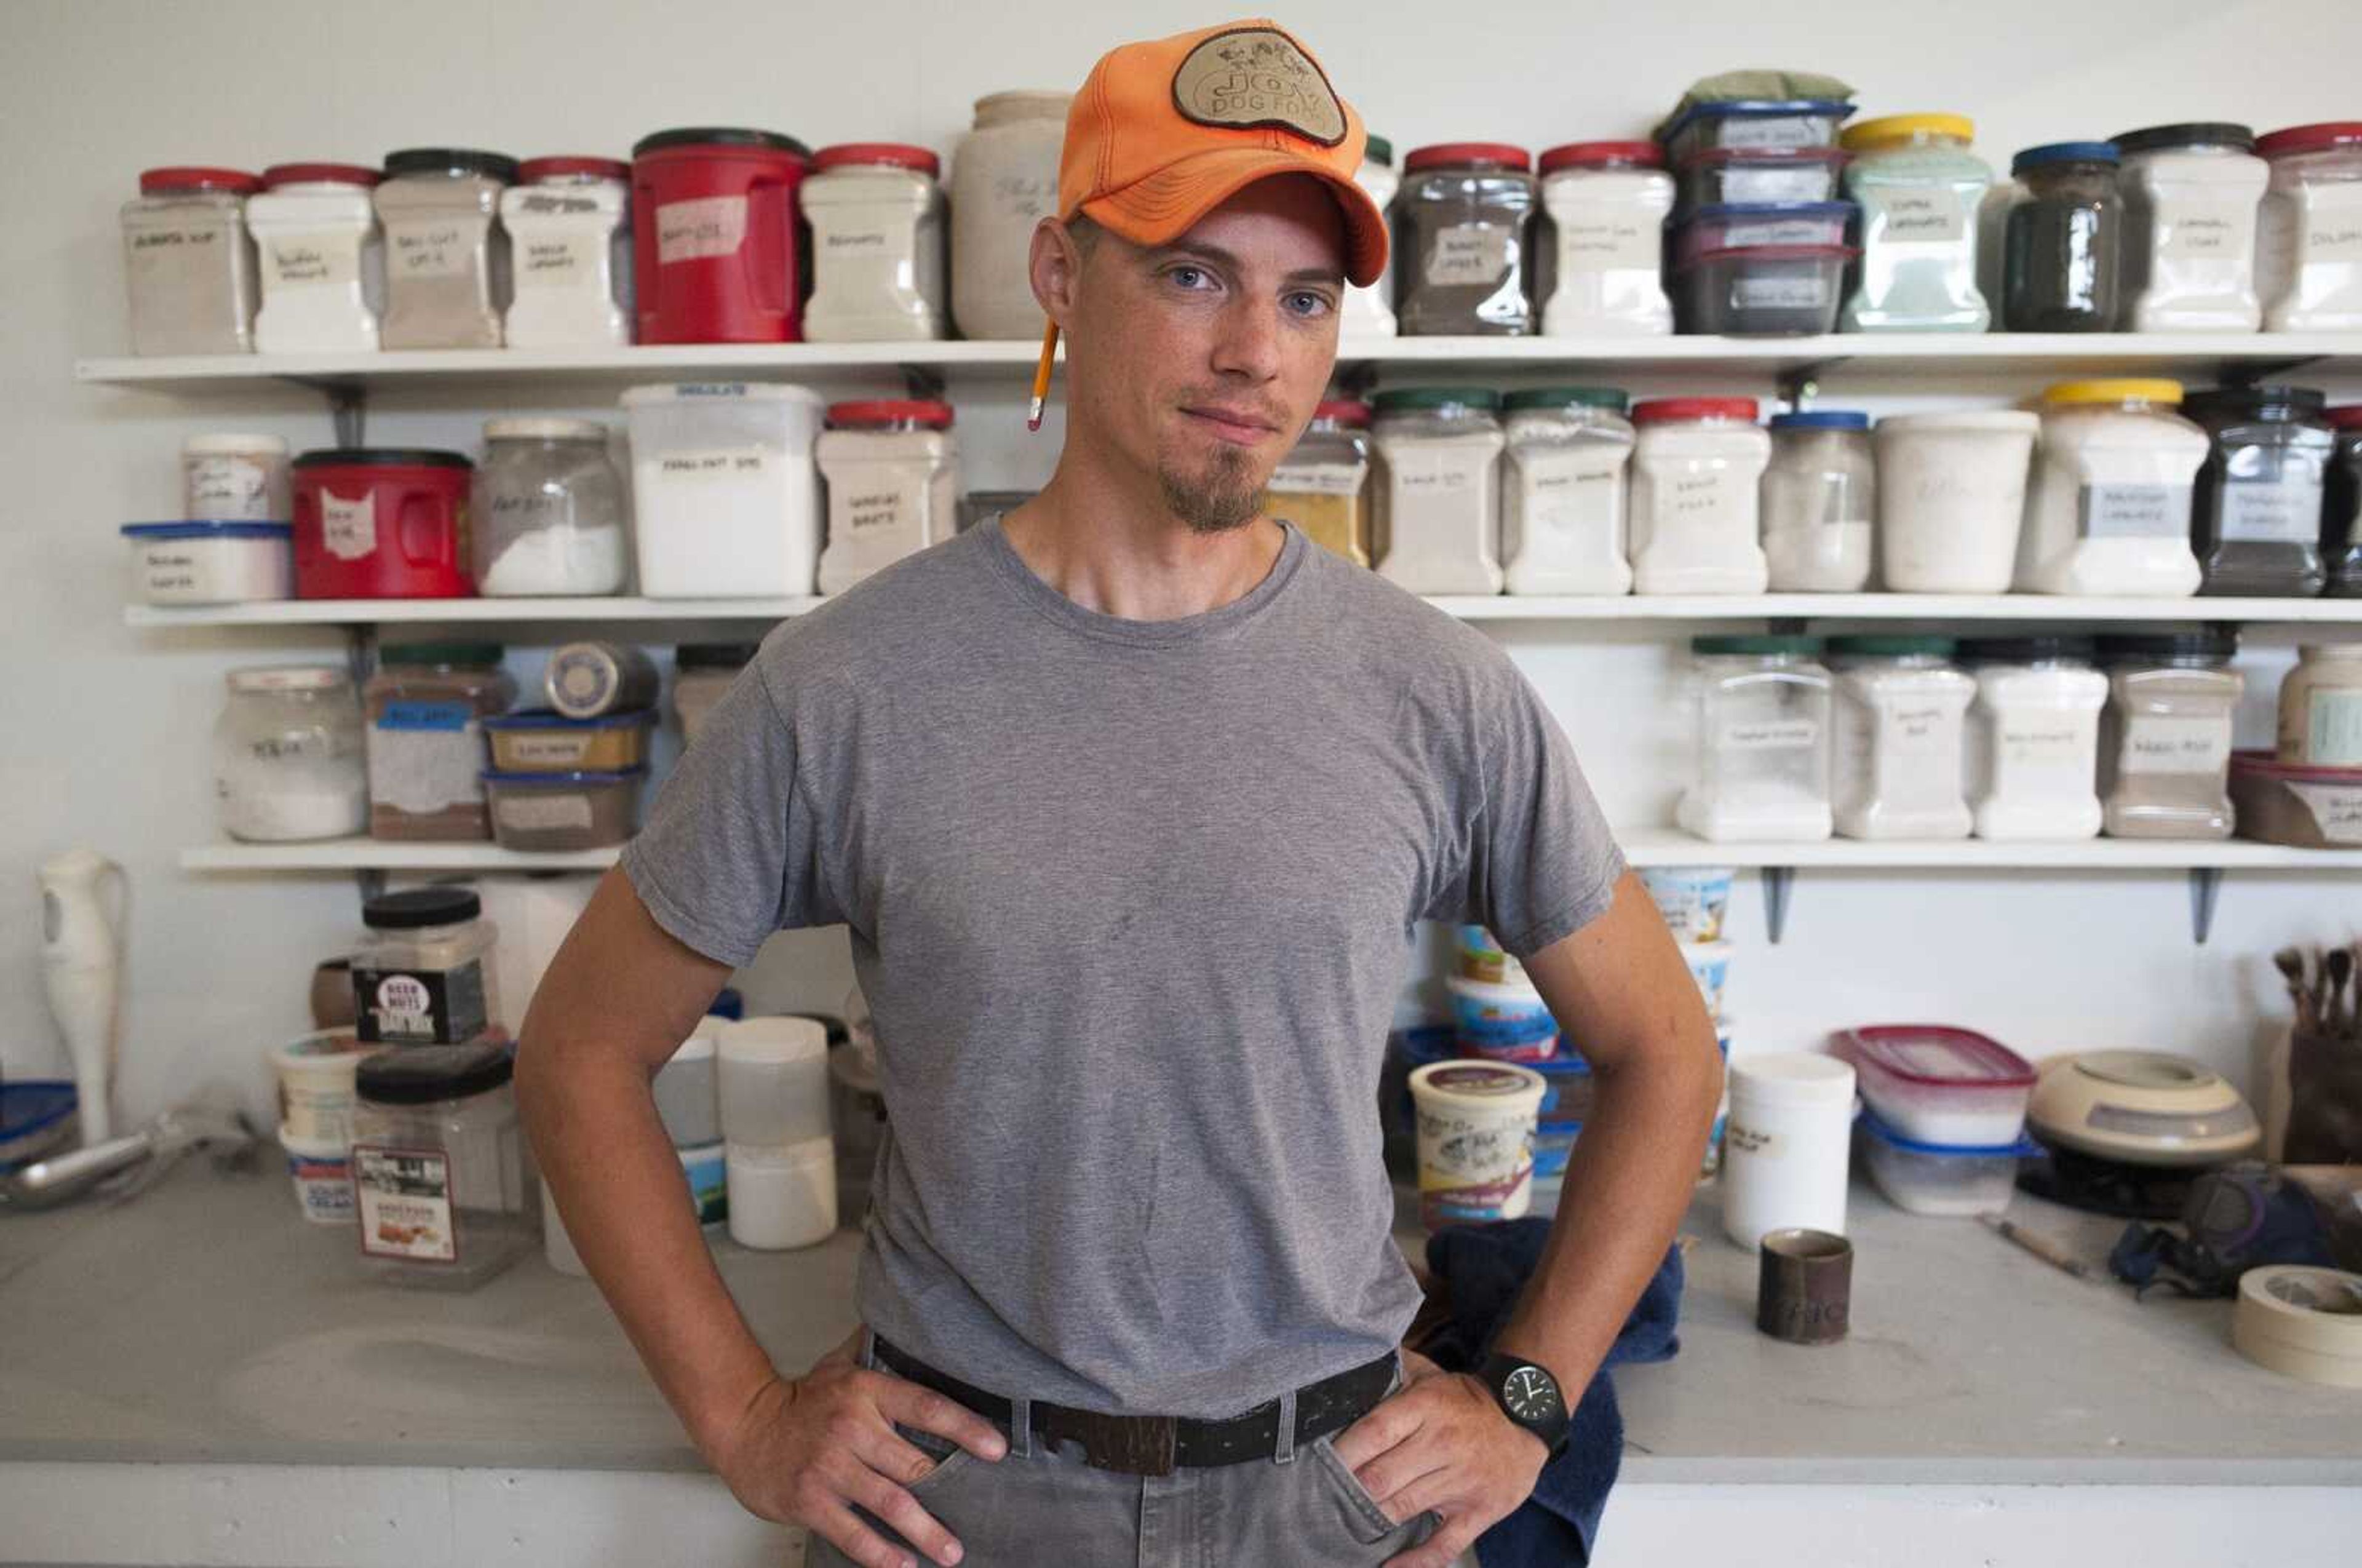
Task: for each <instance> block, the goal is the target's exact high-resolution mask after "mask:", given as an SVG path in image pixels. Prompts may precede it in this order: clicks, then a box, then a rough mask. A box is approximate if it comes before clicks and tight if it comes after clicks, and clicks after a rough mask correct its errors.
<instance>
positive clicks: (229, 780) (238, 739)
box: [213, 665, 369, 844]
mask: <svg viewBox="0 0 2362 1568" xmlns="http://www.w3.org/2000/svg"><path fill="white" fill-rule="evenodd" d="M228 683H229V701H227V702H226V704H224V706H223V708H222V712H221V717H220V718H219V719H218V720H216V721H215V723H214V736H213V749H214V792H215V799H216V801H218V804H219V808H220V812H221V824H222V831H223V832H225V833H226V834H229V835H230V837H232V838H237V839H245V840H247V841H248V842H249V843H256V844H290V843H300V842H303V841H305V840H309V839H322V838H343V837H346V836H347V835H348V834H358V833H360V832H363V831H365V830H366V829H367V828H368V826H369V772H368V769H367V767H366V765H365V764H364V762H363V743H362V739H361V710H360V703H359V701H357V700H355V698H354V696H353V683H352V680H351V678H350V677H348V676H347V675H346V673H345V672H344V670H343V669H341V668H338V667H337V666H335V665H294V666H287V667H281V668H263V669H234V670H231V671H230V672H229V678H228Z"/></svg>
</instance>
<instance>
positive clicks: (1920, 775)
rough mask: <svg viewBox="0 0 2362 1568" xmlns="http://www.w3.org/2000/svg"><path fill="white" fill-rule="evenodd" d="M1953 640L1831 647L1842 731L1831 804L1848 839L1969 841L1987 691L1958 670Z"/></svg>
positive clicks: (1856, 641) (1845, 641)
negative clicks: (1973, 724)
mask: <svg viewBox="0 0 2362 1568" xmlns="http://www.w3.org/2000/svg"><path fill="white" fill-rule="evenodd" d="M1952 651H1953V643H1952V639H1951V638H1949V637H1919V636H1854V637H1835V638H1832V639H1831V640H1830V642H1829V664H1830V668H1832V669H1834V670H1835V671H1836V682H1835V688H1836V701H1835V704H1834V712H1835V719H1836V724H1837V739H1836V750H1835V755H1834V756H1833V757H1832V760H1831V764H1830V769H1831V790H1830V793H1831V799H1832V802H1833V804H1834V806H1835V808H1836V826H1837V831H1838V833H1839V834H1842V835H1843V836H1845V837H1847V838H1864V839H1888V840H1893V839H1951V838H1966V837H1968V836H1969V830H1970V827H1971V826H1972V825H1973V820H1972V818H1971V817H1970V812H1969V803H1968V801H1967V799H1966V798H1965V797H1964V796H1963V795H1962V793H1961V782H1962V773H1963V767H1962V757H1963V755H1964V751H1965V747H1966V729H1967V723H1968V712H1969V703H1970V701H1971V700H1972V699H1973V698H1974V697H1975V696H1976V691H1977V683H1976V682H1975V681H1974V680H1973V679H1970V678H1969V677H1968V676H1966V675H1964V674H1962V673H1961V672H1960V671H1959V669H1957V668H1953V665H1952Z"/></svg>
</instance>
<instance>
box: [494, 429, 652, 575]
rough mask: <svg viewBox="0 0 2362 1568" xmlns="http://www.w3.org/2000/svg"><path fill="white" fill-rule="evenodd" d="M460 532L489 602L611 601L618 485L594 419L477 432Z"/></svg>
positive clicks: (621, 559) (620, 511)
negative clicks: (603, 597) (480, 455)
mask: <svg viewBox="0 0 2362 1568" xmlns="http://www.w3.org/2000/svg"><path fill="white" fill-rule="evenodd" d="M473 495H474V515H473V519H472V521H473V524H474V526H473V527H472V528H470V529H469V547H470V558H471V567H472V569H473V571H474V574H475V579H476V589H477V591H478V592H480V593H482V594H484V595H486V596H487V597H492V598H502V599H508V598H527V597H532V596H535V595H553V594H554V595H568V596H583V597H593V596H597V595H600V594H607V593H620V592H622V591H624V583H625V581H626V580H628V577H629V570H630V569H629V564H628V563H629V558H628V556H627V554H626V550H625V546H624V512H625V502H624V476H623V475H622V474H620V473H618V472H616V470H615V465H614V462H613V459H612V458H609V457H608V455H607V427H606V426H605V425H602V424H600V423H599V422H598V421H597V420H595V419H495V420H492V421H491V422H490V423H488V424H487V425H485V426H484V464H483V467H482V468H480V469H477V470H476V479H475V485H474V490H473Z"/></svg>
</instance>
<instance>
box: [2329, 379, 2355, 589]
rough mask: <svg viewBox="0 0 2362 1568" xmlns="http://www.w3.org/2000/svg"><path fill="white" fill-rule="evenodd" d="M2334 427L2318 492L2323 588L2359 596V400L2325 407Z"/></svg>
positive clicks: (2330, 422)
mask: <svg viewBox="0 0 2362 1568" xmlns="http://www.w3.org/2000/svg"><path fill="white" fill-rule="evenodd" d="M2323 417H2324V418H2326V419H2327V420H2328V421H2329V425H2330V428H2331V429H2333V430H2334V431H2336V432H2337V453H2336V456H2335V457H2334V458H2332V459H2331V461H2330V465H2329V471H2328V474H2327V476H2326V478H2325V480H2324V482H2323V485H2322V492H2321V564H2322V567H2323V570H2325V571H2326V572H2327V573H2328V583H2327V586H2325V587H2324V588H2323V590H2322V591H2323V593H2326V594H2329V595H2331V596H2332V597H2334V598H2338V599H2356V598H2362V403H2347V404H2345V405H2344V406H2342V407H2338V408H2333V409H2329V410H2327V411H2325V413H2324V414H2323Z"/></svg>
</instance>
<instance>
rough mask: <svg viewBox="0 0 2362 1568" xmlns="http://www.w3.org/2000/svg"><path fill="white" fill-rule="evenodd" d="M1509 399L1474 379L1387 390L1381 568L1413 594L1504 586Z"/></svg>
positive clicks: (1378, 512)
mask: <svg viewBox="0 0 2362 1568" xmlns="http://www.w3.org/2000/svg"><path fill="white" fill-rule="evenodd" d="M1406 326H1407V318H1406ZM1500 406H1501V394H1500V393H1498V392H1490V391H1486V390H1485V389H1483V388H1474V387H1401V388H1395V389H1390V390H1388V391H1385V392H1380V393H1379V394H1378V399H1377V425H1376V427H1375V431H1374V436H1373V444H1374V446H1375V447H1376V449H1377V455H1378V472H1377V481H1376V483H1377V506H1376V509H1375V516H1374V521H1373V525H1372V534H1373V540H1372V544H1373V548H1374V553H1375V558H1376V561H1377V569H1378V575H1379V576H1381V577H1383V578H1385V580H1387V581H1389V582H1392V583H1394V584H1396V586H1398V587H1401V588H1404V589H1407V590H1408V591H1410V592H1413V593H1439V594H1440V593H1471V594H1484V593H1498V592H1500V591H1501V580H1502V574H1501V558H1500V535H1501V518H1500V483H1499V477H1498V473H1497V464H1496V458H1499V457H1500V455H1501V448H1502V446H1503V444H1504V438H1503V436H1502V434H1501V423H1500V420H1499V419H1498V418H1496V414H1497V412H1498V411H1499V409H1500Z"/></svg>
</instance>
